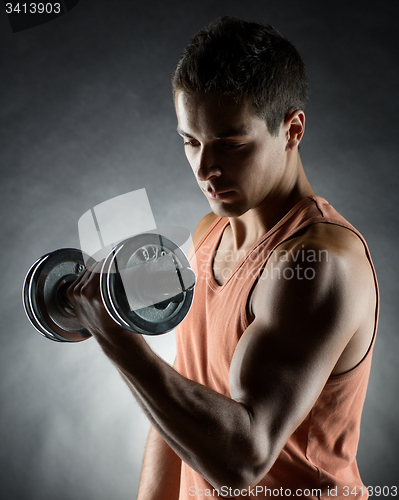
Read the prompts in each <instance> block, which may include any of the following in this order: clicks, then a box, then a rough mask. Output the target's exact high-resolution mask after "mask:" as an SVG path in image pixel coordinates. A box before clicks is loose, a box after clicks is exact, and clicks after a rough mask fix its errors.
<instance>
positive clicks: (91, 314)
mask: <svg viewBox="0 0 399 500" xmlns="http://www.w3.org/2000/svg"><path fill="white" fill-rule="evenodd" d="M102 264H103V261H99V262H96V263H95V264H93V265H92V266H91V267H89V268H88V269H85V270H84V271H83V272H82V274H81V275H80V276H79V278H77V280H76V281H74V282H73V283H72V284H71V285H70V286H69V288H68V291H67V297H68V300H69V301H70V302H71V304H72V305H73V308H74V311H75V314H76V316H77V318H78V319H79V321H80V323H81V324H82V326H83V327H84V328H86V330H88V331H89V332H90V333H91V334H92V335H93V336H94V337H95V338H96V339H97V340H101V339H102V338H106V337H108V336H110V335H118V333H119V334H120V333H122V332H124V333H126V331H125V330H124V329H123V328H121V327H120V326H119V325H117V323H115V321H114V320H113V319H112V318H111V317H110V315H109V314H108V312H107V310H106V309H105V307H104V303H103V301H102V298H101V293H100V271H101V267H102Z"/></svg>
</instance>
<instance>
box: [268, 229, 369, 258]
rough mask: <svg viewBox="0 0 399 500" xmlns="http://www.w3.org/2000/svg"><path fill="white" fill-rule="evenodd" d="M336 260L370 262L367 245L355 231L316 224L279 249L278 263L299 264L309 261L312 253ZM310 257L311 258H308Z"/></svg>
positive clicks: (277, 250)
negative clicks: (279, 261) (299, 262)
mask: <svg viewBox="0 0 399 500" xmlns="http://www.w3.org/2000/svg"><path fill="white" fill-rule="evenodd" d="M314 252H316V253H319V254H320V255H325V256H328V255H330V256H331V257H334V258H336V259H339V260H350V261H354V262H355V261H357V262H358V263H361V262H367V260H368V259H367V255H366V253H365V246H364V244H363V242H362V240H361V238H360V237H359V235H358V234H356V233H355V232H354V231H353V230H351V229H350V228H348V227H344V226H340V225H338V224H332V223H315V224H311V225H309V226H307V227H306V228H304V229H303V230H301V231H300V232H299V233H298V234H296V235H295V236H294V237H292V238H290V239H289V240H287V241H285V242H283V243H282V244H281V245H279V246H278V247H277V249H276V256H275V258H276V260H279V259H281V258H282V257H284V260H285V261H291V262H292V263H296V262H297V261H298V260H299V261H303V260H306V261H309V260H310V254H313V253H314ZM307 254H309V255H307Z"/></svg>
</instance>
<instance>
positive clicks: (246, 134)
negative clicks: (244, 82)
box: [175, 91, 287, 217]
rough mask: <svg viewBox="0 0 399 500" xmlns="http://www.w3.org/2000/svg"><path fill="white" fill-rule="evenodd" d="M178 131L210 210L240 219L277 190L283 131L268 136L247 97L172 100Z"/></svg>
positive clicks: (179, 95) (200, 96)
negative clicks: (239, 98) (241, 98)
mask: <svg viewBox="0 0 399 500" xmlns="http://www.w3.org/2000/svg"><path fill="white" fill-rule="evenodd" d="M175 106H176V114H177V120H178V132H179V134H180V135H181V136H182V137H183V139H184V148H185V153H186V156H187V159H188V161H189V163H190V165H191V168H192V170H193V172H194V175H195V177H196V179H197V182H198V185H199V187H200V188H201V190H202V191H203V193H204V194H205V196H206V197H207V199H208V201H209V204H210V206H211V209H212V211H213V212H214V213H215V214H216V215H219V216H222V217H239V216H240V215H242V214H244V213H246V212H247V211H248V210H251V209H253V208H256V207H259V206H261V204H262V202H263V201H264V200H265V199H266V198H270V197H273V195H275V194H278V192H279V191H280V189H281V186H282V183H283V182H284V180H283V177H284V174H285V159H286V155H285V149H286V144H287V141H286V136H285V132H286V131H285V129H284V127H283V126H282V127H281V128H280V132H279V135H278V136H276V137H274V136H271V135H270V133H269V131H268V129H267V125H266V122H265V120H263V119H261V118H259V117H257V116H256V115H255V114H254V112H253V110H252V109H251V106H250V104H249V102H248V101H247V100H244V101H242V102H239V103H237V102H236V101H235V100H234V99H233V98H232V97H226V96H222V95H220V94H216V93H213V94H203V93H186V92H184V91H179V92H178V93H177V95H176V98H175Z"/></svg>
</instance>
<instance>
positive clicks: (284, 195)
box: [69, 18, 378, 500]
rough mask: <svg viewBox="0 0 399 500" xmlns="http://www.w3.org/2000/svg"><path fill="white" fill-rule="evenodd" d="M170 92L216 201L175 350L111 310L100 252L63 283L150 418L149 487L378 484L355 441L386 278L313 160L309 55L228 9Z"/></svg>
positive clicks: (197, 41) (278, 488) (341, 492)
mask: <svg viewBox="0 0 399 500" xmlns="http://www.w3.org/2000/svg"><path fill="white" fill-rule="evenodd" d="M173 95H174V101H175V105H176V113H177V119H178V132H179V134H180V135H181V136H182V137H183V140H184V148H185V152H186V156H187V159H188V161H189V163H190V165H191V168H192V170H193V173H194V175H195V178H196V180H197V182H198V185H199V187H200V189H201V190H202V191H203V193H204V195H205V196H206V197H207V199H208V201H209V204H210V207H211V209H212V213H211V214H209V215H207V216H206V217H205V218H204V219H203V220H202V221H201V222H200V224H199V226H198V228H197V230H196V232H195V235H194V248H193V249H192V250H191V255H192V256H193V255H194V254H195V258H196V263H197V273H198V274H197V284H196V290H195V297H194V302H193V306H192V308H191V310H190V312H189V314H188V316H187V318H186V319H185V320H184V321H183V323H182V324H181V325H180V326H179V328H178V329H177V332H176V337H177V359H176V363H175V366H174V368H172V367H170V366H169V365H167V364H166V363H165V362H163V361H162V360H161V359H160V358H159V357H158V356H157V355H155V354H154V353H153V352H152V351H151V349H150V348H149V347H148V345H147V344H146V342H145V340H144V339H143V338H142V336H141V335H135V334H132V333H129V332H127V331H125V330H122V329H121V328H119V327H118V326H116V325H115V324H114V323H113V322H112V320H111V319H110V318H109V316H108V315H107V313H106V312H105V311H104V308H103V306H102V302H101V298H100V296H99V291H98V273H97V272H96V271H98V268H99V266H100V264H98V265H97V266H95V267H94V268H93V269H91V270H89V271H86V272H85V273H84V274H83V275H82V276H81V278H80V279H79V280H78V281H77V282H76V284H75V285H74V287H73V289H71V290H70V294H69V295H70V300H71V301H72V302H73V304H74V307H75V309H76V311H77V314H78V316H79V318H80V320H81V322H82V323H83V324H84V326H85V327H86V328H87V329H88V330H89V331H90V332H91V333H92V334H93V335H94V336H95V337H96V339H97V340H98V342H99V343H100V345H101V346H102V348H103V350H104V352H105V353H106V354H107V356H109V358H110V359H111V361H112V362H113V363H114V364H115V365H116V367H117V368H118V369H119V371H120V373H121V374H122V376H123V378H124V379H125V381H126V383H127V384H128V385H129V387H130V388H131V390H132V393H133V394H134V396H135V397H136V399H137V401H138V402H139V404H140V405H141V407H142V408H143V409H144V411H145V412H146V414H147V415H148V418H149V419H150V421H151V422H152V424H153V427H152V429H151V431H150V436H149V439H148V444H147V449H146V453H145V459H144V465H143V471H142V478H141V484H140V489H139V496H138V498H139V500H161V499H162V500H175V499H180V500H187V499H189V498H195V497H196V496H197V497H205V498H209V497H211V498H212V497H218V496H220V497H223V496H225V497H226V496H229V497H237V498H248V497H257V496H258V497H262V496H263V497H266V496H274V497H276V496H277V497H281V498H288V497H289V498H301V499H303V498H312V499H315V498H329V497H330V496H332V497H335V498H340V499H344V498H356V499H359V498H367V490H366V488H365V487H364V486H363V485H362V482H361V479H360V476H359V472H358V470H357V466H356V449H357V443H358V438H359V426H360V417H361V411H362V407H363V402H364V398H365V394H366V388H367V381H368V375H369V370H370V363H371V354H372V346H373V343H374V338H375V333H376V323H377V316H378V290H377V282H376V278H375V273H374V268H373V265H372V262H371V259H370V255H369V252H368V250H367V246H366V244H365V242H364V240H363V238H362V237H361V236H360V235H359V233H358V232H357V231H356V230H355V229H354V228H353V227H352V226H351V225H350V224H349V223H348V222H347V221H345V219H343V218H342V217H341V216H340V215H339V214H338V213H337V212H336V211H335V210H334V209H333V208H332V207H331V206H330V205H329V204H328V203H327V202H326V201H325V200H324V199H322V198H320V197H318V196H316V195H315V193H314V191H313V190H312V188H311V186H310V184H309V182H308V180H307V178H306V176H305V173H304V170H303V167H302V163H301V159H300V155H299V152H298V147H299V143H300V141H301V139H302V137H303V133H304V128H305V114H304V108H305V105H306V100H307V81H306V72H305V67H304V65H303V62H302V60H301V58H300V56H299V54H298V53H297V51H296V50H295V48H294V47H293V46H292V45H291V44H290V43H289V42H288V41H287V40H286V39H285V38H284V37H282V36H281V35H280V34H279V33H278V32H277V31H275V30H274V29H273V28H271V27H270V26H261V25H258V24H255V23H246V22H242V21H239V20H235V19H231V18H222V19H220V20H218V21H216V22H214V23H212V24H211V25H210V26H208V28H206V29H205V30H204V31H202V32H200V33H198V34H197V35H196V36H195V37H194V38H193V40H192V41H191V43H190V44H189V46H188V47H187V48H186V50H185V51H184V53H183V55H182V58H181V60H180V62H179V64H178V66H177V69H176V72H175V74H174V76H173Z"/></svg>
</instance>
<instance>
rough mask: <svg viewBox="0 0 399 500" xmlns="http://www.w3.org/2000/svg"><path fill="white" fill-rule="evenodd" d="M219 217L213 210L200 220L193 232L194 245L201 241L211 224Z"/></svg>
mask: <svg viewBox="0 0 399 500" xmlns="http://www.w3.org/2000/svg"><path fill="white" fill-rule="evenodd" d="M217 218H218V216H217V215H215V214H214V213H213V212H210V213H209V214H207V215H205V217H203V218H202V219H201V220H200V222H199V224H198V226H197V228H196V230H195V232H194V234H193V244H194V247H196V246H197V245H198V243H199V242H200V241H201V238H202V237H203V236H204V234H205V233H206V232H207V231H208V229H209V228H210V227H211V225H212V224H213V223H214V222H215V220H216V219H217Z"/></svg>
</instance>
